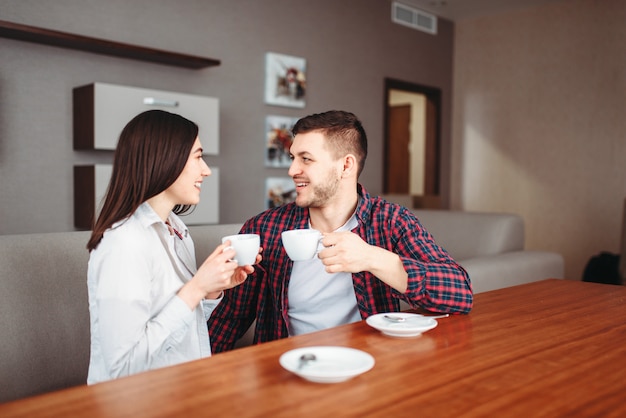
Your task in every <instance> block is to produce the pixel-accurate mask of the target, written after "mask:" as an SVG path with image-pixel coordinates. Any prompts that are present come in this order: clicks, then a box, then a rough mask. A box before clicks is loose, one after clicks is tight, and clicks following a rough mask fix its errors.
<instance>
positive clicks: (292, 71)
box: [265, 52, 306, 107]
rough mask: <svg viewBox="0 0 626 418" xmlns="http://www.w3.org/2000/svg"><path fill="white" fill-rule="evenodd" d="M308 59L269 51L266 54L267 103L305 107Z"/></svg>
mask: <svg viewBox="0 0 626 418" xmlns="http://www.w3.org/2000/svg"><path fill="white" fill-rule="evenodd" d="M305 97H306V60H305V59H304V58H300V57H293V56H290V55H283V54H277V53H274V52H268V53H266V54H265V103H267V104H271V105H277V106H286V107H304V105H305Z"/></svg>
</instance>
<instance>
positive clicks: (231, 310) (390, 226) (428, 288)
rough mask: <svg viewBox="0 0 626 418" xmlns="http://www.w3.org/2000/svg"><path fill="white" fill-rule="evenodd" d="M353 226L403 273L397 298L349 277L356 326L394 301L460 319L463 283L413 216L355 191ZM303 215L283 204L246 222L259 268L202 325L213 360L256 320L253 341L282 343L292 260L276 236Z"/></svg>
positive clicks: (467, 304) (305, 220)
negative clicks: (255, 237) (256, 240)
mask: <svg viewBox="0 0 626 418" xmlns="http://www.w3.org/2000/svg"><path fill="white" fill-rule="evenodd" d="M358 192H359V196H360V199H359V204H358V207H357V210H356V216H357V219H358V222H359V224H358V226H357V227H356V228H355V229H353V230H352V232H354V233H355V234H358V235H359V236H360V237H361V238H362V239H363V240H364V241H366V242H367V243H368V244H370V245H376V246H378V247H382V248H385V249H387V250H389V251H392V252H394V253H396V254H398V255H399V256H400V257H401V259H402V263H403V264H404V268H405V269H406V271H407V273H408V276H409V278H408V289H407V291H406V293H405V294H402V293H400V292H398V291H396V290H395V289H393V288H391V287H390V286H388V285H387V284H385V283H384V282H382V281H380V280H378V279H377V278H376V277H375V276H374V275H373V274H371V273H369V272H366V271H364V272H360V273H354V274H352V281H353V283H354V292H355V294H356V300H357V305H358V308H359V311H360V313H361V317H362V318H363V319H365V318H367V317H368V316H370V315H374V314H376V313H379V312H392V311H397V310H399V302H398V299H403V300H405V301H406V302H408V303H409V304H410V305H411V306H414V307H422V308H424V309H427V310H429V311H433V312H449V313H467V312H469V311H470V309H471V308H472V303H473V293H472V287H471V283H470V280H469V277H468V275H467V273H466V272H465V270H464V269H463V268H462V267H460V266H459V265H458V264H457V263H456V262H455V261H454V260H453V259H452V257H450V255H449V254H448V253H447V252H446V251H445V250H444V249H443V248H442V247H440V246H438V245H437V244H436V243H435V242H434V240H433V237H432V236H431V235H430V233H429V232H428V231H426V229H424V227H423V226H422V225H421V223H420V222H419V221H418V219H417V218H416V217H415V215H414V214H413V213H412V212H411V211H410V210H408V209H407V208H405V207H403V206H399V205H396V204H393V203H390V202H387V201H385V200H384V199H382V198H379V197H375V198H372V197H370V196H369V194H368V193H367V191H366V190H365V188H363V187H362V186H360V185H359V186H358ZM308 227H309V211H308V209H306V208H301V207H298V206H296V205H295V204H294V203H289V204H286V205H283V206H280V207H277V208H272V209H269V210H267V211H265V212H263V213H261V214H259V215H257V216H255V217H254V218H251V219H250V220H248V221H247V222H246V223H245V224H244V225H243V227H242V229H241V233H255V234H259V235H261V246H262V247H263V254H262V255H263V261H261V263H260V265H257V266H255V272H254V273H253V274H251V275H250V276H249V277H248V279H247V280H246V281H245V282H244V283H243V284H242V285H240V286H237V287H235V288H233V289H230V290H227V291H225V292H224V299H223V300H222V302H221V303H220V304H219V305H218V306H217V307H216V309H215V310H214V311H213V314H212V316H211V318H210V320H209V322H208V325H209V335H210V337H211V346H212V351H213V352H214V353H218V352H221V351H225V350H229V349H232V348H233V346H234V344H235V342H236V341H237V340H238V339H239V338H240V337H241V336H242V335H243V334H244V333H245V331H246V330H247V329H248V327H249V326H250V325H251V324H252V322H253V321H254V319H255V318H256V320H257V323H256V332H255V338H254V341H255V342H266V341H271V340H276V339H279V338H284V337H287V336H288V335H289V334H288V326H287V321H288V313H287V307H288V306H289V303H288V300H287V294H288V292H287V288H288V286H289V279H290V277H291V269H292V267H293V261H291V260H290V259H289V257H287V253H286V252H285V250H284V248H283V246H282V243H281V239H280V234H281V232H283V231H284V230H287V229H295V228H308Z"/></svg>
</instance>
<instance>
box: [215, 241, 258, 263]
mask: <svg viewBox="0 0 626 418" xmlns="http://www.w3.org/2000/svg"><path fill="white" fill-rule="evenodd" d="M226 241H230V245H231V246H232V247H233V248H234V249H235V257H234V259H235V260H236V261H237V264H239V265H240V266H245V265H248V264H254V263H255V262H256V255H257V254H258V253H259V247H260V246H261V237H260V236H259V235H258V234H237V235H229V236H227V237H223V238H222V244H223V243H225V242H226Z"/></svg>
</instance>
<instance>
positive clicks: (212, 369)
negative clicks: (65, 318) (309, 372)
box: [0, 279, 626, 418]
mask: <svg viewBox="0 0 626 418" xmlns="http://www.w3.org/2000/svg"><path fill="white" fill-rule="evenodd" d="M310 345H336V346H348V347H354V348H358V349H361V350H364V351H367V352H368V353H370V354H372V355H373V356H374V358H375V359H376V365H375V366H374V368H373V369H372V370H370V371H368V372H366V373H365V374H362V375H360V376H358V377H355V378H353V379H352V380H348V381H347V382H343V383H336V384H319V383H311V382H307V381H305V380H303V379H301V378H299V377H297V376H295V375H293V374H291V373H289V372H287V371H286V370H284V369H283V368H282V367H281V366H280V365H279V363H278V358H279V357H280V355H281V354H283V353H284V352H286V351H288V350H291V349H293V348H298V347H303V346H310ZM0 416H1V417H13V416H29V417H31V416H32V417H47V416H50V417H68V416H89V417H103V416H106V417H138V416H154V417H157V416H162V417H166V416H167V417H171V416H176V417H179V416H186V417H192V416H212V417H246V416H264V417H281V416H289V417H301V416H320V417H326V418H334V417H345V416H359V417H368V416H373V417H383V416H385V417H387V416H389V417H405V416H406V417H416V416H425V417H447V416H450V417H459V416H488V417H502V416H515V417H528V416H533V417H536V416H549V417H554V416H594V417H595V416H626V287H623V286H613V285H603V284H595V283H583V282H578V281H568V280H556V279H551V280H545V281H541V282H536V283H531V284H527V285H522V286H516V287H511V288H507V289H500V290H495V291H492V292H487V293H482V294H478V295H476V297H475V305H474V309H473V311H472V312H471V313H470V314H469V315H467V316H454V317H450V318H444V319H440V320H439V325H438V327H437V328H435V329H433V330H431V331H428V332H427V333H425V334H423V335H422V336H420V337H416V338H392V337H387V336H384V335H383V334H381V333H380V332H378V331H376V330H374V329H373V328H370V327H369V326H368V325H367V324H366V323H365V321H361V322H359V323H355V324H350V325H345V326H341V327H337V328H333V329H329V330H326V331H321V332H317V333H313V334H308V335H303V336H299V337H294V338H289V339H284V340H280V341H274V342H271V343H266V344H262V345H259V346H254V347H246V348H242V349H238V350H234V351H231V352H227V353H221V354H217V355H214V356H213V357H211V358H208V359H204V360H199V361H195V362H191V363H187V364H183V365H179V366H175V367H170V368H165V369H161V370H155V371H151V372H148V373H142V374H138V375H135V376H130V377H127V378H123V379H118V380H116V381H112V382H106V383H101V384H98V385H93V386H80V387H76V388H71V389H67V390H62V391H58V392H54V393H49V394H44V395H40V396H35V397H31V398H26V399H22V400H18V401H14V402H10V403H5V404H2V405H0Z"/></svg>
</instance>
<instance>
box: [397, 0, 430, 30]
mask: <svg viewBox="0 0 626 418" xmlns="http://www.w3.org/2000/svg"><path fill="white" fill-rule="evenodd" d="M391 21H392V22H394V23H397V24H399V25H403V26H408V27H410V28H413V29H417V30H421V31H423V32H427V33H430V34H433V35H436V34H437V16H435V15H432V14H430V13H426V12H423V11H421V10H418V9H415V8H413V7H409V6H407V5H404V4H402V3H398V2H396V1H394V2H393V3H392V4H391Z"/></svg>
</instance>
